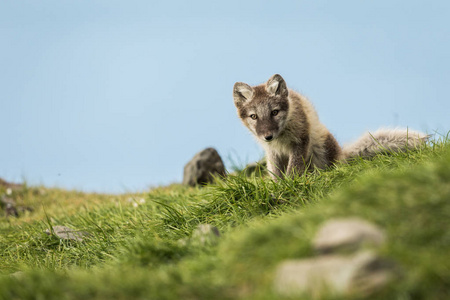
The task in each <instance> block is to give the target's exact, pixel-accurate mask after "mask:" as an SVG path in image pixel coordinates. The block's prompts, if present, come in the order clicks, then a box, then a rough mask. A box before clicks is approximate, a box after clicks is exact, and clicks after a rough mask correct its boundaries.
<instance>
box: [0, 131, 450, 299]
mask: <svg viewBox="0 0 450 300" xmlns="http://www.w3.org/2000/svg"><path fill="white" fill-rule="evenodd" d="M449 182H450V147H449V145H448V143H447V141H446V140H445V141H439V142H431V143H430V144H429V145H428V146H426V147H423V148H420V149H416V150H414V151H408V152H405V153H398V154H390V155H378V156H376V157H374V158H373V159H371V160H355V161H352V162H351V163H349V164H343V163H342V164H337V165H336V166H334V167H332V168H329V169H328V170H316V171H314V172H313V173H310V174H307V176H301V177H294V178H286V179H284V180H279V181H278V182H274V181H273V180H270V179H269V178H267V177H265V176H260V175H259V174H253V175H251V176H250V177H248V176H246V175H245V172H239V171H238V172H236V173H234V175H229V176H228V177H227V178H224V179H220V178H218V179H217V181H216V183H215V184H213V185H209V186H205V187H199V188H190V187H185V186H181V185H172V186H170V187H161V188H155V189H152V190H151V191H149V192H147V193H140V194H125V195H102V194H89V193H81V192H76V191H64V190H59V189H47V188H45V187H25V188H23V189H20V190H15V191H14V192H13V194H12V195H11V197H13V198H14V199H15V200H16V202H17V203H18V204H20V205H26V206H30V207H32V208H33V209H34V210H33V211H32V212H27V213H25V214H22V215H21V216H20V217H19V218H17V219H16V218H11V217H9V218H2V219H1V221H0V272H1V273H2V274H3V276H0V298H1V299H18V298H24V299H36V298H41V299H87V298H90V299H130V298H142V299H236V298H241V299H249V298H254V299H273V298H277V299H278V297H277V296H276V295H274V294H273V292H272V289H271V281H272V278H273V270H274V268H275V266H276V265H277V264H278V263H279V262H280V261H282V260H283V259H287V258H301V257H306V256H309V255H312V254H313V253H312V249H311V245H310V241H311V238H312V236H313V235H314V233H315V231H316V230H317V227H318V226H319V225H320V224H321V222H323V221H325V220H327V219H329V218H332V217H342V216H359V217H362V218H364V219H368V220H370V221H371V222H374V223H376V224H378V225H379V226H381V227H382V228H383V229H384V230H385V231H386V232H387V235H388V244H387V246H386V247H384V248H383V249H382V250H381V251H382V252H383V255H385V256H387V257H390V258H391V259H394V260H396V261H398V262H399V264H400V265H401V266H402V268H403V270H404V271H405V273H406V274H407V276H405V277H404V279H403V280H402V281H401V283H400V284H399V285H398V286H396V287H395V288H394V289H393V290H389V293H388V296H389V297H387V296H386V295H384V296H383V298H380V299H445V298H442V297H445V296H447V295H448V294H449V293H450V288H449V286H450V276H449V274H450V272H449V270H450V263H449V262H450V254H449V253H450V235H449V233H448V232H449V230H448V228H449V223H448V220H449V219H450V202H449V201H448V199H450V185H449ZM4 192H5V191H3V190H0V194H1V193H4ZM204 223H208V224H212V225H214V226H216V227H217V228H218V229H219V231H220V233H221V237H220V239H219V243H218V244H208V245H203V246H202V245H201V244H198V243H191V242H190V238H191V236H192V232H193V231H194V230H195V229H196V228H197V226H198V225H199V224H204ZM55 225H64V226H68V227H70V228H73V229H75V230H80V231H86V232H88V233H89V234H90V235H89V237H86V238H85V240H84V241H83V242H76V241H67V240H60V239H59V238H57V237H56V236H54V235H47V234H46V233H45V230H46V229H50V228H51V226H55ZM17 271H22V272H24V273H23V274H21V275H17V277H11V276H10V275H9V274H11V273H14V272H17Z"/></svg>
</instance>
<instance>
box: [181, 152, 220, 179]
mask: <svg viewBox="0 0 450 300" xmlns="http://www.w3.org/2000/svg"><path fill="white" fill-rule="evenodd" d="M213 175H221V176H225V166H224V164H223V161H222V159H221V158H220V155H219V153H217V151H216V150H215V149H214V148H207V149H205V150H203V151H201V152H199V153H197V154H196V155H195V156H194V157H193V158H192V160H191V161H190V162H188V163H187V164H186V166H184V174H183V184H187V185H190V186H195V185H197V184H207V183H211V182H212V181H213Z"/></svg>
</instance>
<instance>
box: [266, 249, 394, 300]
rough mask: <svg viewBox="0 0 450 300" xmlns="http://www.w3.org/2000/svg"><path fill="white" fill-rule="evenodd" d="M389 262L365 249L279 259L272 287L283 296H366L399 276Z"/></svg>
mask: <svg viewBox="0 0 450 300" xmlns="http://www.w3.org/2000/svg"><path fill="white" fill-rule="evenodd" d="M398 274H399V273H398V269H397V267H396V266H395V264H393V263H392V262H390V261H388V260H385V259H383V258H380V257H378V256H377V255H376V254H374V253H373V252H369V251H364V252H360V253H358V254H355V255H353V256H350V257H345V256H337V255H326V256H320V257H318V258H312V259H305V260H289V261H285V262H283V263H281V264H280V265H279V266H278V268H277V271H276V276H275V280H274V290H275V291H276V292H277V293H278V294H279V295H282V296H288V297H295V296H300V295H302V294H309V295H311V296H312V298H318V297H322V296H324V295H328V294H331V295H333V294H337V295H340V296H343V295H344V296H345V295H360V296H368V295H372V294H374V293H376V292H377V291H379V290H381V289H382V288H383V287H385V286H386V285H387V284H389V283H390V282H391V281H392V280H394V279H395V278H397V277H398Z"/></svg>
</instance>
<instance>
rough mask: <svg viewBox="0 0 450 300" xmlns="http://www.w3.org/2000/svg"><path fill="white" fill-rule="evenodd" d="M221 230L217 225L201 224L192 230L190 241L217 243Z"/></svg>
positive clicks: (204, 243) (198, 243)
mask: <svg viewBox="0 0 450 300" xmlns="http://www.w3.org/2000/svg"><path fill="white" fill-rule="evenodd" d="M219 237H220V232H219V229H217V227H215V226H212V225H210V224H200V225H198V226H197V228H196V229H195V230H194V232H192V236H191V240H190V243H191V244H194V245H200V246H205V245H216V244H217V242H218V241H219Z"/></svg>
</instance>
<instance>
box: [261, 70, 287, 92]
mask: <svg viewBox="0 0 450 300" xmlns="http://www.w3.org/2000/svg"><path fill="white" fill-rule="evenodd" d="M266 91H267V92H268V93H269V95H271V96H277V95H280V96H284V97H287V96H288V94H289V92H288V89H287V86H286V82H285V81H284V79H283V77H281V75H278V74H275V75H273V76H272V77H270V79H269V80H268V81H267V83H266Z"/></svg>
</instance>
